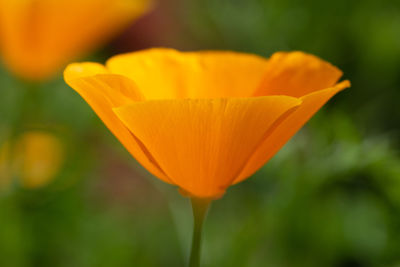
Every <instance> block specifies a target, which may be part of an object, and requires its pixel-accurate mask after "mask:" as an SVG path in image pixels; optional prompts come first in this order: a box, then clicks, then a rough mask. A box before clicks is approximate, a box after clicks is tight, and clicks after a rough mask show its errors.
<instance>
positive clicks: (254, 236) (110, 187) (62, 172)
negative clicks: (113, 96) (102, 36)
mask: <svg viewBox="0 0 400 267" xmlns="http://www.w3.org/2000/svg"><path fill="white" fill-rule="evenodd" d="M4 1H6V0H2V2H4ZM9 1H14V0H9ZM132 1H135V0H132ZM2 2H1V1H0V3H2ZM0 8H3V7H1V6H0ZM87 19H89V20H90V19H91V18H90V17H88V18H87ZM1 34H2V33H1V32H0V39H1V38H2V37H3V36H2V35H1ZM65 38H71V37H69V36H65ZM154 46H167V47H173V48H177V49H180V50H199V49H208V50H209V49H224V50H235V51H243V52H251V53H255V54H258V55H262V56H265V57H268V56H270V55H271V54H272V53H273V52H275V51H281V50H286V51H290V50H302V51H305V52H309V53H313V54H315V55H318V56H319V57H321V58H323V59H325V60H327V61H329V62H331V63H332V64H334V65H336V66H338V67H339V68H340V69H342V70H343V72H344V78H345V79H349V80H351V82H352V87H351V88H350V89H347V90H345V91H343V92H341V93H340V94H338V95H337V96H335V97H334V98H333V99H332V100H331V101H330V102H329V103H328V104H327V105H326V106H325V107H323V109H322V110H320V111H319V112H318V114H317V115H316V116H315V117H314V118H313V119H311V121H310V122H309V123H308V124H307V125H306V126H305V127H304V128H303V129H302V130H301V131H300V132H299V133H298V134H297V135H296V136H295V137H294V138H292V140H291V141H290V142H289V143H288V144H287V145H286V146H285V147H284V148H283V149H282V150H281V151H280V152H279V153H278V154H277V155H276V156H275V157H274V158H273V159H272V160H271V161H270V162H269V163H268V164H267V165H266V166H264V167H263V168H262V169H261V170H260V171H258V172H257V173H256V174H255V175H254V177H252V178H251V179H248V180H246V181H245V182H242V183H241V184H239V185H237V186H234V187H231V188H230V189H229V190H228V192H227V194H226V195H225V196H224V197H223V198H222V199H220V200H218V201H215V202H214V203H213V205H212V208H211V210H210V212H209V216H208V220H207V222H206V224H205V229H204V230H205V231H204V243H203V245H204V246H203V263H204V265H203V266H210V267H211V266H218V267H221V266H254V267H256V266H271V267H300V266H301V267H314V266H315V267H321V266H323V267H325V266H326V267H329V266H335V267H368V266H379V267H398V266H400V153H399V152H400V150H399V148H400V104H399V99H400V3H399V2H398V1H397V0H381V1H376V0H363V1H356V0H355V1H348V0H336V1H318V0H303V1H296V0H295V1H293V0H246V1H243V0H168V1H167V0H160V1H159V2H158V3H156V5H155V6H154V8H153V9H152V10H151V11H150V12H148V13H147V14H145V15H143V16H142V17H141V18H140V19H138V20H136V21H135V22H134V23H132V24H131V25H129V26H128V27H126V28H125V29H124V30H123V31H122V32H120V33H119V34H118V35H115V36H114V37H113V39H109V40H108V41H107V43H106V44H104V43H103V45H102V46H100V47H97V49H96V50H92V51H90V52H87V53H86V54H85V55H84V56H81V57H80V58H73V59H71V61H73V60H79V61H83V60H91V61H98V62H104V61H105V59H106V58H108V57H110V56H112V55H114V54H117V53H122V52H128V51H134V50H138V49H143V48H148V47H154ZM191 227H192V217H191V210H190V205H189V201H188V199H186V198H183V197H182V196H180V195H179V193H178V192H177V190H176V188H173V187H172V186H169V185H166V184H164V183H162V182H160V181H159V180H157V179H156V178H154V177H151V175H150V174H149V173H147V172H146V171H145V170H144V169H143V168H142V167H141V166H139V165H138V164H137V163H136V161H135V160H134V159H132V158H131V156H130V155H129V153H128V152H127V151H126V150H125V149H124V148H123V147H122V145H121V144H120V143H119V142H118V141H117V140H116V139H115V138H114V137H113V136H112V134H111V133H110V132H109V131H108V130H107V129H106V127H105V126H104V125H103V124H102V123H101V121H100V120H99V119H98V118H97V116H95V114H94V113H93V111H92V110H91V109H90V108H89V106H88V105H87V104H86V103H85V102H84V101H83V100H82V99H81V97H79V96H78V94H76V93H75V92H74V91H73V90H72V89H71V88H69V87H68V86H67V85H66V84H65V83H64V82H63V80H62V75H61V70H60V71H59V72H58V73H57V74H56V75H54V76H53V77H52V78H49V79H46V80H45V81H41V82H40V83H32V82H26V81H24V80H23V79H21V78H18V76H16V75H14V74H13V73H12V72H10V71H9V70H8V69H7V68H6V67H5V66H4V64H3V65H2V67H1V70H0V266H2V267H31V266H32V267H33V266H35V267H36V266H38V267H39V266H40V267H47V266H51V267H58V266H60V267H64V266H65V267H67V266H75V267H91V266H93V267H97V266H99V267H102V266H104V267H105V266H118V267H119V266H121V267H124V266H184V265H185V264H186V261H187V256H188V250H189V244H190V239H191Z"/></svg>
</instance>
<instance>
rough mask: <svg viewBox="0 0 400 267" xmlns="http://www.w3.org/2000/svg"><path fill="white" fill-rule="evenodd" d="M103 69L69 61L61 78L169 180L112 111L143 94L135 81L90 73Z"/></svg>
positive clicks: (147, 164) (136, 153)
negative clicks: (69, 63)
mask: <svg viewBox="0 0 400 267" xmlns="http://www.w3.org/2000/svg"><path fill="white" fill-rule="evenodd" d="M104 70H105V68H104V67H103V68H102V65H99V64H92V63H83V64H71V65H69V66H68V67H67V69H66V70H65V73H64V78H65V81H66V82H67V84H68V85H70V86H71V87H72V88H73V89H75V90H76V91H77V92H78V93H79V94H80V95H81V96H82V97H83V98H84V99H85V101H86V102H87V103H88V104H89V105H90V106H91V107H92V108H93V110H94V111H95V112H96V114H97V115H98V116H99V117H100V119H101V120H102V121H103V122H104V124H106V126H107V127H108V128H109V129H110V131H111V132H112V133H113V134H114V135H115V136H116V137H117V138H118V140H119V141H120V142H121V143H122V144H123V145H124V146H125V147H126V149H127V150H128V151H129V152H130V153H131V154H132V155H133V156H134V157H135V158H136V159H137V160H138V161H139V162H140V163H141V164H142V165H143V166H144V167H145V168H146V169H147V170H149V171H150V172H151V173H152V174H154V175H156V176H158V177H159V178H160V179H162V180H164V181H165V182H168V183H170V180H169V179H168V178H167V177H166V176H165V175H164V173H163V171H162V170H161V169H160V168H159V167H158V165H157V163H156V162H154V160H153V159H152V157H151V155H149V154H148V152H147V151H146V149H145V148H144V147H143V145H142V144H141V143H140V141H139V140H137V138H136V137H135V136H134V135H132V133H131V132H130V131H129V130H128V129H127V128H126V127H125V126H124V125H123V124H122V122H121V121H120V120H119V119H118V118H117V117H116V116H115V114H114V112H113V111H112V108H114V107H119V106H124V105H128V104H131V103H134V102H135V101H141V100H143V96H142V95H141V94H140V92H139V91H138V90H137V88H136V85H135V83H134V82H133V81H131V80H130V79H128V78H125V77H123V76H120V75H115V74H97V75H93V74H95V73H102V72H104ZM86 75H89V76H86ZM90 75H92V76H90Z"/></svg>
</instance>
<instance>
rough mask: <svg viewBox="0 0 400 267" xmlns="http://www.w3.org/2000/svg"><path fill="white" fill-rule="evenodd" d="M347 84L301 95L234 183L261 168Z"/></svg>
mask: <svg viewBox="0 0 400 267" xmlns="http://www.w3.org/2000/svg"><path fill="white" fill-rule="evenodd" d="M349 86H350V82H349V81H343V82H341V83H339V84H337V85H335V86H334V87H331V88H327V89H324V90H320V91H317V92H313V93H310V94H308V95H305V96H303V97H302V98H301V100H302V101H303V103H302V104H301V106H300V107H299V108H298V109H297V110H296V111H294V112H293V113H292V114H290V115H289V116H288V117H287V118H286V119H285V120H284V121H283V122H282V123H281V124H280V125H279V126H278V127H277V129H276V130H275V131H274V132H273V133H272V134H271V135H270V136H269V137H268V138H266V139H265V140H264V142H263V143H262V144H261V145H260V147H259V148H258V149H257V150H256V152H255V153H254V154H253V155H252V157H251V159H250V160H249V162H248V163H247V165H246V167H245V168H244V169H243V171H242V172H241V174H240V175H239V177H238V178H237V179H236V180H235V182H234V183H238V182H240V181H242V180H244V179H246V178H248V177H249V176H250V175H252V174H253V173H254V172H255V171H257V170H258V169H259V168H261V167H262V166H263V165H264V164H265V163H266V162H267V161H268V160H269V159H270V158H271V157H272V156H274V155H275V153H277V152H278V151H279V150H280V149H281V148H282V146H283V145H284V144H286V142H287V141H289V139H290V138H291V137H292V136H293V135H294V134H295V133H296V132H297V131H298V130H300V128H301V127H302V126H303V125H304V124H305V123H306V122H307V121H308V120H309V119H310V118H311V117H312V116H313V115H314V114H315V113H316V112H317V111H318V110H319V109H320V108H321V107H322V106H323V105H324V104H325V103H326V102H327V101H328V100H329V99H330V98H331V97H332V96H334V95H335V94H336V93H338V92H339V91H341V90H343V89H345V88H347V87H349Z"/></svg>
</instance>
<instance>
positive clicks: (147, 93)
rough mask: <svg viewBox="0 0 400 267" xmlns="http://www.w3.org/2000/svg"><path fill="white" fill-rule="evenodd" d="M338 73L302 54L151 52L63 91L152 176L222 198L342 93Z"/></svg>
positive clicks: (70, 79)
mask: <svg viewBox="0 0 400 267" xmlns="http://www.w3.org/2000/svg"><path fill="white" fill-rule="evenodd" d="M341 75H342V73H341V71H340V70H338V69H337V68H336V67H334V66H332V65H331V64H329V63H327V62H325V61H322V60H321V59H319V58H317V57H315V56H312V55H308V54H304V53H302V52H292V53H282V52H280V53H276V54H274V55H273V56H272V57H271V58H270V59H269V60H267V59H264V58H261V57H258V56H255V55H248V54H241V53H234V52H186V53H183V52H178V51H176V50H172V49H150V50H145V51H141V52H135V53H131V54H125V55H119V56H115V57H113V58H111V59H110V60H108V62H107V64H106V66H103V65H101V64H96V63H75V64H71V65H69V66H68V67H67V69H66V70H65V72H64V78H65V80H66V82H67V83H68V84H69V85H70V86H71V87H72V88H74V89H75V90H76V91H77V92H78V93H79V94H80V95H81V96H82V97H83V98H84V99H85V100H86V101H87V102H88V103H89V105H91V107H92V108H93V109H94V111H95V112H96V113H97V114H98V116H99V117H100V118H101V119H102V120H103V122H104V123H105V124H106V125H107V126H108V128H109V129H110V130H111V131H112V132H113V133H114V135H115V136H116V137H117V138H118V139H119V140H120V141H121V143H122V144H123V145H124V146H125V147H126V148H127V149H128V150H129V152H130V153H131V154H132V155H133V156H134V157H135V158H136V159H137V160H138V161H139V162H140V163H141V164H142V165H143V166H144V167H145V168H146V169H147V170H149V171H150V172H151V173H152V174H154V175H155V176H157V177H158V178H160V179H161V180H163V181H165V182H167V183H170V184H174V185H177V186H178V187H179V188H180V189H181V190H182V191H183V192H185V193H187V194H188V195H190V196H192V197H195V198H217V197H219V196H221V195H222V194H223V193H224V192H225V190H226V189H227V188H228V187H229V186H230V185H232V184H236V183H238V182H240V181H242V180H244V179H246V178H248V177H249V176H250V175H252V174H253V173H254V172H255V171H256V170H257V169H259V168H260V167H261V166H262V165H263V164H265V163H266V162H267V161H268V160H269V159H270V158H271V157H272V156H273V155H274V154H275V153H276V152H277V151H278V150H279V149H280V148H281V147H282V146H283V145H284V144H285V143H286V142H287V141H288V140H289V139H290V137H292V136H293V135H294V134H295V133H296V132H297V131H298V130H299V129H300V128H301V127H302V126H303V125H304V123H306V122H307V120H308V119H310V117H311V116H312V115H313V114H314V113H315V112H316V111H318V110H319V109H320V108H321V106H322V105H324V104H325V102H326V101H328V99H329V98H331V97H332V96H333V95H335V94H336V93H337V92H339V91H340V90H342V89H344V88H346V87H349V85H350V83H349V82H348V81H344V82H341V83H338V84H337V83H336V82H337V81H338V79H339V78H340V76H341Z"/></svg>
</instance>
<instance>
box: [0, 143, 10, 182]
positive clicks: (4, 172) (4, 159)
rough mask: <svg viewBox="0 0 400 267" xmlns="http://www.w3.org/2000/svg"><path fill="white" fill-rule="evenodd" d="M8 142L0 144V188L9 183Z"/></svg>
mask: <svg viewBox="0 0 400 267" xmlns="http://www.w3.org/2000/svg"><path fill="white" fill-rule="evenodd" d="M10 154H11V151H10V144H9V143H7V142H5V143H4V144H2V145H1V146H0V189H3V188H6V187H8V186H9V185H10V184H11V178H12V174H11V168H10Z"/></svg>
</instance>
